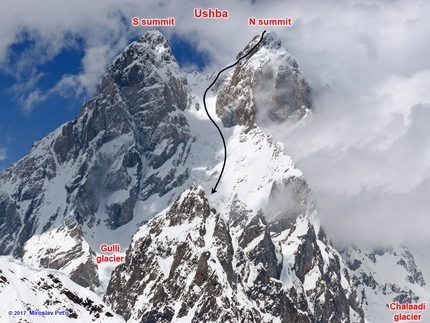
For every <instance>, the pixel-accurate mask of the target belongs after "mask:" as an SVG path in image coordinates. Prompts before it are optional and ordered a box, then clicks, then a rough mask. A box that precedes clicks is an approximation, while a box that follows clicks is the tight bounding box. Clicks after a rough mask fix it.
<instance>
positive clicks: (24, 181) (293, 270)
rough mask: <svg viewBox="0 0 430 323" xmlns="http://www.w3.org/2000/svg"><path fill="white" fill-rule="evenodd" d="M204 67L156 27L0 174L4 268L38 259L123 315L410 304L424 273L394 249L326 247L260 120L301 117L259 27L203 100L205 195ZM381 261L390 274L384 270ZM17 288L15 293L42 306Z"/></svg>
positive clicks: (282, 317)
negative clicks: (185, 59) (192, 64)
mask: <svg viewBox="0 0 430 323" xmlns="http://www.w3.org/2000/svg"><path fill="white" fill-rule="evenodd" d="M260 38H261V35H257V36H256V37H255V38H254V39H253V40H252V41H251V42H250V43H249V44H248V45H246V47H245V48H244V50H243V51H242V52H241V53H239V55H238V57H239V56H242V55H243V54H244V53H247V52H248V51H249V50H250V49H251V48H252V47H253V46H254V45H255V44H257V42H258V41H259V40H260ZM214 75H215V74H213V75H209V76H203V75H200V74H198V73H193V74H186V73H184V72H183V71H182V70H181V69H180V67H179V65H178V63H177V61H176V60H175V58H174V57H173V54H172V52H171V50H170V47H169V45H168V41H167V40H166V39H165V37H164V36H163V35H162V34H161V33H159V32H158V31H152V32H147V33H146V34H145V35H144V36H142V37H141V38H140V39H139V40H138V41H136V42H133V43H132V44H130V45H129V46H128V47H127V48H126V49H125V50H124V51H123V52H122V53H121V54H120V55H119V56H118V57H116V58H115V59H114V61H113V62H112V63H111V65H110V66H109V68H108V70H107V72H106V74H105V75H104V76H103V78H102V80H101V81H100V84H99V86H98V89H97V91H96V94H95V96H94V98H93V99H91V100H90V101H88V102H87V103H85V104H84V106H83V107H82V109H81V112H80V114H79V115H78V116H77V117H76V119H75V120H73V121H71V122H68V123H66V124H64V125H63V126H61V127H60V128H58V129H57V130H55V131H54V132H53V133H51V134H49V135H48V136H46V137H45V138H43V139H42V140H40V141H38V142H36V143H35V144H34V145H33V147H32V149H31V151H30V152H29V154H28V155H27V156H26V157H24V158H23V159H22V160H20V161H19V162H17V163H16V164H14V165H12V166H11V167H10V168H8V169H7V170H5V171H3V172H2V173H0V254H3V255H11V256H13V257H14V258H15V259H18V260H20V261H21V262H23V263H24V264H26V265H18V264H16V263H13V265H12V263H11V262H10V258H7V259H8V260H7V261H3V262H2V263H1V269H2V271H3V273H4V272H5V271H7V270H8V269H11V266H21V267H19V268H26V269H25V270H27V271H29V272H30V273H33V272H37V270H35V269H34V268H49V270H48V269H46V270H42V271H40V272H42V273H50V274H46V275H48V276H46V275H45V274H43V275H45V276H46V277H48V278H49V277H50V276H49V275H54V274H52V273H54V272H55V273H56V274H55V275H57V276H55V275H54V276H55V277H57V278H56V279H60V278H58V277H60V276H61V277H62V278H61V279H60V280H61V281H66V280H65V279H66V278H65V276H64V275H67V276H68V277H69V278H70V280H67V284H74V283H75V285H76V284H78V285H81V286H83V287H86V288H87V289H86V290H85V293H87V294H85V295H92V296H91V297H90V296H88V297H89V298H90V299H93V300H94V302H96V303H97V304H100V306H102V305H103V306H106V308H108V307H111V308H112V310H113V311H114V312H115V313H117V314H118V315H121V316H122V317H123V318H124V319H125V320H127V321H129V322H244V321H245V322H300V323H302V322H303V323H304V322H339V323H340V322H365V321H366V319H367V320H368V321H370V322H379V319H380V318H382V317H384V318H385V317H389V318H390V315H392V313H391V312H390V311H389V310H388V309H385V311H384V306H386V304H387V302H388V303H389V302H390V301H393V300H397V301H399V302H403V301H405V300H407V301H409V302H418V301H420V302H421V301H425V300H423V298H425V297H428V295H429V293H428V290H429V289H426V288H427V287H426V286H427V285H425V281H426V278H427V277H428V276H426V273H427V272H428V271H423V270H421V269H420V267H419V265H417V264H416V263H415V262H414V256H413V255H412V253H411V252H410V251H408V249H401V251H398V252H397V251H393V250H394V249H390V250H391V251H388V249H387V251H384V255H383V256H384V257H385V258H383V259H384V260H383V261H382V260H380V259H379V258H378V257H377V256H375V255H374V253H373V251H371V250H364V249H363V251H362V250H360V249H359V248H352V247H351V248H349V249H342V250H340V251H337V250H336V249H335V248H334V247H333V246H332V244H331V242H330V239H329V237H326V235H325V233H324V230H323V229H322V228H321V226H320V224H319V220H318V216H317V208H316V205H315V202H314V201H313V200H312V196H311V189H310V188H309V187H308V185H307V182H306V180H305V178H304V177H303V174H302V173H301V172H300V170H298V169H297V168H295V166H294V163H293V161H292V160H291V158H290V157H288V156H287V155H286V154H285V152H284V148H283V145H282V144H280V143H277V142H274V141H273V140H272V138H271V136H270V134H266V133H264V132H263V131H262V130H261V129H260V128H259V126H258V125H259V123H266V124H267V123H270V122H272V123H281V122H285V124H286V126H288V124H290V123H294V122H297V121H299V120H300V119H301V118H303V117H306V115H307V114H309V113H311V112H310V111H311V110H310V108H311V96H310V93H311V92H310V88H309V86H308V84H307V82H306V81H305V79H304V77H303V75H302V73H301V71H300V69H299V67H298V64H297V63H296V61H295V60H294V59H293V58H292V57H291V55H290V54H289V53H288V52H287V51H286V49H284V48H283V47H282V46H281V43H280V40H279V39H278V38H277V36H276V35H275V34H274V33H273V32H271V33H267V34H265V35H264V39H263V41H262V42H261V43H260V44H259V45H258V46H257V47H256V48H255V49H254V50H253V51H252V52H251V54H250V55H248V56H247V57H246V59H244V60H242V61H241V62H240V63H239V64H238V65H237V66H236V67H235V68H234V69H233V70H232V71H230V72H229V73H227V75H225V76H224V77H222V78H221V79H220V80H219V81H217V83H216V84H215V85H214V87H213V89H212V91H210V93H209V96H208V97H207V106H208V110H209V113H210V114H211V116H212V117H213V118H214V119H215V120H216V122H217V123H218V125H219V127H220V128H221V129H222V132H223V135H224V137H225V140H226V145H227V152H228V156H227V165H226V168H225V172H224V174H223V177H222V179H221V183H220V185H219V186H218V188H217V193H215V194H210V192H211V188H212V187H213V185H214V183H215V182H216V180H217V179H218V176H219V174H220V171H221V168H222V162H223V159H224V155H223V154H224V150H223V146H222V141H221V138H220V137H219V133H218V131H217V129H216V128H215V127H214V126H213V124H212V123H211V121H210V120H209V118H208V117H207V115H206V112H205V110H204V109H203V102H202V98H203V92H204V91H205V89H206V88H207V87H208V86H209V84H210V83H211V82H212V81H213V78H214ZM102 245H105V246H113V247H112V249H111V250H104V249H103V248H101V246H102ZM396 252H397V253H396ZM371 253H372V254H373V255H374V256H373V258H371V256H369V255H370V254H371ZM388 255H390V256H388ZM381 256H382V255H381ZM375 257H376V258H375ZM396 257H397V258H396ZM368 259H370V260H372V259H377V261H375V262H372V261H370V262H369V261H368ZM425 259H426V257H425V256H424V257H422V259H421V260H422V261H421V263H422V264H424V266H425V265H427V264H428V262H426V261H425ZM402 261H403V262H402ZM379 263H381V265H379ZM391 263H397V264H399V266H400V267H399V268H403V269H401V270H398V271H396V274H395V277H393V278H387V277H386V276H384V274H385V272H386V271H387V268H388V267H389V266H390V265H389V264H391ZM28 266H31V268H30V267H28ZM12 270H13V269H12ZM421 271H423V273H422V272H421ZM60 272H61V273H63V274H60ZM411 273H412V276H411V277H413V278H412V279H410V278H409V276H410V275H411ZM29 275H33V274H29ZM41 275H42V274H41ZM45 276H43V277H44V279H45V280H47V279H48V278H46V277H45ZM32 277H33V276H32ZM38 277H39V276H38ZM368 277H373V278H374V280H375V281H377V286H378V288H373V287H372V286H373V285H375V284H373V285H372V286H371V285H369V284H368V282H369V281H370V280H371V278H368ZM63 278H64V279H63ZM6 279H8V281H9V280H10V279H12V278H10V279H9V278H8V277H6ZM14 279H15V278H14ZM38 279H39V278H37V277H36V276H35V278H34V279H33V278H32V279H31V280H29V281H22V280H20V279H18V280H19V281H20V284H21V283H22V284H24V285H23V286H22V287H19V288H22V289H24V288H30V289H31V288H32V286H33V285H32V284H34V281H35V280H38ZM369 279H370V280H369ZM15 280H17V279H15ZM18 280H17V281H18ZM39 280H40V279H39ZM403 280H407V282H406V283H407V284H406V285H405V284H403ZM72 281H73V282H74V283H72ZM0 283H1V281H0ZM17 284H18V283H17ZM53 284H54V285H55V284H57V283H55V282H53ZM62 284H63V285H64V286H65V283H62ZM384 284H385V285H384ZM390 284H391V285H390ZM402 284H403V285H402ZM408 284H409V285H408ZM394 285H395V286H396V287H392V286H394ZM67 286H71V285H67ZM369 286H370V287H369ZM375 286H376V285H375ZM384 286H385V287H384ZM75 287H76V289H74V288H72V287H68V288H69V290H70V291H73V293H80V292H79V291H80V290H81V289H80V288H81V287H80V286H77V285H76V286H75ZM17 288H18V287H17ZM369 288H372V289H371V290H370V289H369ZM387 288H391V289H390V292H388V289H387ZM92 291H95V292H96V293H97V294H99V295H101V296H103V300H104V302H103V301H102V300H100V299H98V298H97V295H96V294H94V293H93V292H92ZM409 291H412V293H413V295H412V294H410V293H409ZM371 293H374V294H375V296H373V294H372V295H370V294H371ZM404 293H407V294H408V293H409V294H408V295H410V297H409V298H402V296H401V295H403V294H404ZM57 294H58V295H60V296H58V297H62V296H61V295H63V294H64V292H63V293H62V292H61V288H60V289H59V292H58V293H57ZM3 295H5V294H3ZM3 295H2V294H0V297H3ZM29 295H30V296H28V299H27V298H24V297H23V299H22V301H21V302H26V303H27V304H31V306H30V305H29V306H28V307H29V308H30V307H31V308H36V307H37V308H41V309H42V307H41V305H40V304H42V305H43V304H44V303H43V299H42V298H43V297H42V296H41V298H40V299H34V297H33V296H31V293H30V294H29ZM93 296H94V297H93ZM80 297H81V298H83V296H80ZM85 297H87V296H85ZM59 299H60V298H59ZM63 300H66V299H64V298H61V302H63ZM5 304H6V303H5ZM12 305H14V306H15V305H16V306H17V305H18V303H17V304H15V303H14V304H11V305H10V306H12ZM375 313H376V314H375ZM378 313H379V314H378ZM381 313H382V314H381ZM387 313H388V314H387ZM378 315H379V316H378ZM387 315H388V316H387ZM82 317H83V316H82ZM27 319H28V318H27ZM115 319H116V320H117V321H118V322H121V321H122V318H120V317H119V316H113V317H112V320H114V321H115ZM390 319H391V318H390ZM85 320H86V319H85ZM85 320H83V321H84V322H85Z"/></svg>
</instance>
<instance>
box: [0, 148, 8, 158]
mask: <svg viewBox="0 0 430 323" xmlns="http://www.w3.org/2000/svg"><path fill="white" fill-rule="evenodd" d="M6 158H7V148H5V147H1V146H0V161H2V160H5V159H6Z"/></svg>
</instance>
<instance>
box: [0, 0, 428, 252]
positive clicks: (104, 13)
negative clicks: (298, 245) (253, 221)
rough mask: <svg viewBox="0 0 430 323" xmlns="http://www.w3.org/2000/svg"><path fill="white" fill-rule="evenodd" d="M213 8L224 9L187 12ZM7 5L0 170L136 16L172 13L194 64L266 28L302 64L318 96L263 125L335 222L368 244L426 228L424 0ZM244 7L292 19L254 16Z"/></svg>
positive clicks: (343, 234) (39, 132) (66, 114)
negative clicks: (302, 112)
mask: <svg viewBox="0 0 430 323" xmlns="http://www.w3.org/2000/svg"><path fill="white" fill-rule="evenodd" d="M216 7H217V8H219V9H222V10H228V12H229V18H228V19H220V20H216V19H196V18H194V16H193V10H194V8H203V9H207V8H212V9H213V8H216ZM1 9H2V10H0V170H1V169H4V168H5V167H8V166H9V165H10V164H11V163H13V162H15V161H16V160H18V159H19V158H22V157H23V156H25V154H26V153H27V151H28V150H29V148H30V147H31V144H32V143H33V142H34V141H35V140H38V139H41V138H42V137H43V136H45V135H46V134H48V133H49V132H50V131H52V130H54V129H56V128H57V127H59V126H60V125H61V124H62V123H64V122H67V121H69V120H72V119H73V118H74V117H75V116H76V115H77V114H78V113H79V109H80V108H81V106H82V104H83V102H85V101H86V100H88V99H89V98H91V96H92V94H93V93H94V90H95V88H96V85H97V83H98V80H99V79H100V77H101V76H102V75H103V74H104V72H105V70H106V67H107V66H108V64H109V63H110V62H111V61H112V59H113V58H114V57H115V56H116V55H118V54H119V53H120V52H121V51H122V49H123V48H125V46H127V45H128V44H129V43H130V42H131V41H133V40H135V39H137V38H138V37H139V36H141V35H142V34H144V33H145V31H146V30H148V29H145V28H143V27H141V26H139V27H133V26H132V24H131V20H132V18H133V17H140V18H167V17H174V18H175V21H176V25H175V26H174V27H165V28H161V29H160V31H161V32H162V33H163V34H164V35H165V36H166V37H167V38H168V39H169V40H170V43H171V45H172V47H173V52H174V54H175V55H176V57H177V59H178V60H179V62H180V63H181V65H182V66H183V68H184V69H185V70H186V71H188V72H190V71H192V70H193V69H197V70H201V71H202V73H204V74H206V73H210V72H212V71H218V70H220V69H221V68H223V67H224V66H226V65H227V64H228V63H230V62H232V61H234V58H235V57H236V55H237V53H239V52H240V51H241V50H242V49H243V47H244V46H245V45H246V44H247V43H248V42H249V40H251V39H252V38H253V37H254V36H255V35H256V34H258V33H260V32H261V31H262V30H264V29H267V30H268V31H271V30H273V31H275V32H276V34H277V35H278V36H279V38H280V39H281V41H282V44H283V45H284V46H285V47H286V48H287V50H288V51H289V52H290V54H291V55H292V56H293V57H294V58H295V59H296V61H297V63H298V64H299V66H300V68H301V70H302V71H303V74H304V77H305V78H306V80H307V81H308V82H309V84H310V85H311V87H312V90H313V108H312V113H311V115H310V116H309V117H308V118H307V119H306V120H304V121H303V122H301V123H299V124H298V125H296V126H294V127H289V128H288V127H282V128H276V127H274V126H273V127H269V128H268V129H264V130H265V131H266V132H268V133H270V134H271V135H272V136H273V137H274V138H275V139H276V140H278V141H282V142H283V143H284V146H285V150H286V153H287V154H288V155H290V156H291V157H292V158H293V160H294V161H295V162H296V165H297V166H298V167H299V168H300V169H301V170H302V171H303V173H304V175H305V178H306V179H307V181H308V182H309V184H310V187H311V188H312V189H313V191H314V194H315V198H316V200H317V204H318V206H319V211H320V216H321V219H322V221H323V223H324V224H325V226H326V228H327V233H328V234H329V235H330V236H331V237H333V239H334V240H335V241H349V242H351V241H352V242H357V241H364V242H369V241H370V242H372V243H374V242H375V241H377V242H381V241H388V242H393V241H397V242H399V243H401V242H402V241H406V240H408V239H411V237H413V238H414V240H417V241H418V240H419V239H425V237H427V236H428V232H427V228H428V227H430V216H429V214H428V210H430V200H429V199H428V198H427V196H428V192H429V191H430V131H429V130H428V126H427V124H430V113H429V111H430V90H429V89H430V60H429V57H430V42H429V41H428V35H430V20H429V19H428V12H430V2H429V1H427V0H411V1H401V0H327V1H320V0H303V1H293V0H270V1H268V0H256V1H251V0H249V1H247V0H232V1H227V0H219V1H216V2H215V1H213V0H190V1H186V2H185V1H174V0H163V1H158V0H146V1H141V0H124V1H117V0H93V1H87V0H74V1H56V0H40V1H32V0H15V1H13V2H7V4H2V8H1ZM249 17H256V18H269V19H272V18H273V19H278V18H280V19H282V18H285V17H290V18H291V19H292V21H293V25H292V26H291V27H252V26H249V25H248V19H249ZM405 219H406V220H407V222H406V224H407V225H405ZM369 225H371V227H369ZM363 232H365V233H366V234H364V235H363V234H362V233H363Z"/></svg>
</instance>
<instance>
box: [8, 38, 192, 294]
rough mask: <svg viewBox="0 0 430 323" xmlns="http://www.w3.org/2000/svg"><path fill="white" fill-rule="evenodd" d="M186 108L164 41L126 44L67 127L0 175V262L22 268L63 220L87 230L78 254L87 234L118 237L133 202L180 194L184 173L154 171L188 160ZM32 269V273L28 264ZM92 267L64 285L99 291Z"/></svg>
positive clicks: (182, 77)
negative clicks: (6, 258)
mask: <svg viewBox="0 0 430 323" xmlns="http://www.w3.org/2000/svg"><path fill="white" fill-rule="evenodd" d="M188 104H189V88H188V87H187V78H186V74H185V73H183V72H182V71H181V70H180V68H179V66H178V63H177V61H176V60H175V58H174V57H173V55H172V52H171V50H170V47H169V45H168V42H167V40H166V38H164V36H162V35H161V34H160V33H159V32H158V31H153V32H148V33H146V34H145V35H144V36H142V37H141V38H140V39H139V40H137V41H136V42H134V43H132V44H130V45H129V46H128V47H127V48H126V49H125V50H124V52H123V53H122V54H121V55H119V56H118V57H117V58H116V59H115V60H114V61H113V62H112V64H111V65H110V66H109V68H108V70H107V73H106V74H105V75H104V76H103V78H102V80H101V81H100V84H99V86H98V89H97V91H96V94H95V96H94V98H93V99H91V100H90V101H88V102H86V103H85V104H84V105H83V107H82V109H81V111H80V113H79V115H78V116H77V118H76V119H75V120H73V121H70V122H68V123H67V124H65V125H63V126H62V127H61V128H59V129H57V130H56V131H54V132H53V133H51V134H50V135H48V136H47V137H45V138H44V139H42V140H41V141H39V142H36V143H35V144H34V145H33V147H32V149H31V151H30V153H29V155H28V156H26V157H25V158H23V159H22V160H20V161H19V162H17V163H16V164H15V165H13V166H11V167H10V168H9V169H7V170H6V171H4V172H2V173H0V233H1V236H0V253H1V254H13V255H14V256H15V257H16V258H19V259H27V258H26V255H25V250H26V249H25V245H26V243H27V242H28V241H29V240H30V239H31V238H32V237H34V236H35V235H37V234H41V233H42V232H43V233H49V232H56V229H58V228H60V227H61V226H64V225H65V221H66V220H67V221H72V222H73V223H76V224H77V225H78V226H79V227H81V228H86V230H81V236H80V237H78V236H77V238H76V241H75V248H78V249H79V248H81V247H82V246H81V241H83V240H85V237H84V236H83V235H84V234H85V232H86V231H90V230H89V229H91V228H96V227H98V226H100V225H102V226H105V227H106V228H107V229H109V230H116V229H117V228H119V227H121V226H124V225H126V224H128V223H129V222H130V221H132V220H133V219H134V214H135V208H136V204H137V203H139V202H142V201H145V200H146V199H148V198H149V197H150V196H152V195H154V194H156V195H158V196H163V195H165V194H166V193H168V192H169V191H171V190H172V189H173V188H175V187H178V186H181V185H182V184H183V183H184V182H185V181H186V180H187V178H188V176H189V171H188V169H187V168H186V167H183V168H182V169H181V170H178V169H177V168H176V167H169V171H166V170H165V169H164V168H163V167H162V166H163V165H164V164H165V163H167V162H169V163H171V164H172V165H173V166H178V165H180V164H183V163H184V161H185V160H186V158H187V157H188V151H189V149H190V145H191V142H192V135H191V133H190V129H189V125H188V121H187V119H186V117H185V116H184V115H183V111H184V110H185V108H186V107H187V106H188ZM118 192H121V194H118ZM118 196H120V197H118ZM66 226H67V225H66ZM72 249H73V248H72ZM37 258H38V259H39V261H38V265H40V266H48V267H50V268H57V267H58V266H54V265H53V263H52V262H49V261H46V259H47V258H50V256H49V255H38V256H37ZM44 259H45V260H44ZM65 259H68V261H71V260H72V258H70V257H67V256H65ZM31 263H32V264H33V265H37V264H36V263H34V258H33V260H32V261H31ZM63 265H64V266H66V264H63ZM64 266H63V267H64ZM95 266H96V265H95V264H94V262H91V261H90V262H87V260H84V259H83V262H82V263H81V264H77V267H76V268H75V271H76V274H71V277H72V278H73V279H74V280H75V281H76V282H78V283H80V284H82V285H83V286H97V284H98V277H97V270H96V269H95V268H94V267H95ZM61 267H62V266H60V267H58V268H61Z"/></svg>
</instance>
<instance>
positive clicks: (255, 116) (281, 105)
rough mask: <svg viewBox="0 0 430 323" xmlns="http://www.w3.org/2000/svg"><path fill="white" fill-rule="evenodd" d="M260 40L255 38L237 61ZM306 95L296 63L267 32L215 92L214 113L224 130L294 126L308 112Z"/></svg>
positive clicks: (308, 96)
mask: <svg viewBox="0 0 430 323" xmlns="http://www.w3.org/2000/svg"><path fill="white" fill-rule="evenodd" d="M260 38H261V36H260V35H257V36H255V38H254V39H253V40H252V41H251V42H250V43H249V44H248V45H247V46H246V47H245V48H244V49H243V51H242V52H240V53H239V54H238V56H237V58H239V57H241V56H243V55H244V54H246V53H248V52H249V50H250V49H251V48H252V47H253V46H254V45H255V44H256V43H257V42H258V41H259V40H260ZM310 93H311V91H310V87H309V85H308V84H307V82H306V81H305V79H304V78H303V75H302V72H301V71H300V69H299V66H298V65H297V63H296V61H295V60H294V59H293V58H292V57H291V55H290V54H289V53H288V52H287V51H286V50H285V49H284V48H282V47H281V41H280V40H279V39H278V38H277V37H276V35H275V33H273V32H270V33H268V34H266V35H265V36H264V38H263V41H262V42H261V43H260V44H259V45H258V46H257V47H256V48H255V49H254V50H253V51H252V53H250V55H249V56H247V57H246V58H245V59H243V60H242V61H240V62H239V64H238V65H237V66H236V67H235V69H234V71H233V72H232V73H230V74H229V75H228V77H227V79H226V80H225V82H224V83H223V85H222V86H221V87H220V89H219V92H218V96H217V102H216V113H217V115H218V117H220V118H221V120H222V122H223V125H224V126H225V127H232V126H235V125H246V126H248V127H252V126H254V123H257V125H258V124H259V123H267V122H270V123H274V122H275V123H281V122H284V121H286V120H289V121H291V122H297V121H298V120H300V119H301V118H302V117H303V116H304V115H306V113H307V112H308V110H309V109H310V108H311V95H310Z"/></svg>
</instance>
